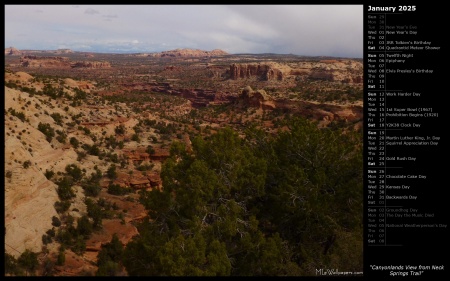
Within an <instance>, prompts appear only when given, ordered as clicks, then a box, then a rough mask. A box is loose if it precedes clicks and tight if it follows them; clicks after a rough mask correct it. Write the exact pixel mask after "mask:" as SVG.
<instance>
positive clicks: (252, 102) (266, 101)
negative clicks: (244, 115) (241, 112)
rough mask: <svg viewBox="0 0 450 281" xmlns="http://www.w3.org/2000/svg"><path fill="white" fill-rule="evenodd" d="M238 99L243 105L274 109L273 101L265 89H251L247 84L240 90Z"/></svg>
mask: <svg viewBox="0 0 450 281" xmlns="http://www.w3.org/2000/svg"><path fill="white" fill-rule="evenodd" d="M239 100H240V101H242V102H243V104H244V105H245V106H250V107H257V108H261V109H275V104H274V101H273V99H272V98H270V97H269V95H267V93H266V91H264V90H257V91H253V89H252V88H251V87H250V86H247V87H245V88H244V89H243V90H242V93H241V95H240V96H239Z"/></svg>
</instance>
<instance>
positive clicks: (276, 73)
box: [229, 63, 283, 81]
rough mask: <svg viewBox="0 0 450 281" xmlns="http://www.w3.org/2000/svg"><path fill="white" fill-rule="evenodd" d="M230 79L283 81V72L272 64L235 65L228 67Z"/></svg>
mask: <svg viewBox="0 0 450 281" xmlns="http://www.w3.org/2000/svg"><path fill="white" fill-rule="evenodd" d="M229 72H230V79H233V80H237V79H246V78H251V77H257V79H259V80H263V81H269V80H283V72H282V71H281V70H280V69H278V68H276V67H275V66H274V65H273V64H237V63H233V64H232V65H230V70H229Z"/></svg>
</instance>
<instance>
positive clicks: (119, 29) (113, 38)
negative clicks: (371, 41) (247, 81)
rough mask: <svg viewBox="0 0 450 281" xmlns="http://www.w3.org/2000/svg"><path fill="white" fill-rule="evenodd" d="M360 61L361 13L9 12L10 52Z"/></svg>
mask: <svg viewBox="0 0 450 281" xmlns="http://www.w3.org/2000/svg"><path fill="white" fill-rule="evenodd" d="M11 46H12V47H15V48H17V49H19V50H21V49H22V50H55V49H62V48H69V49H72V50H74V51H89V52H111V53H140V52H148V53H149V52H161V51H167V50H173V49H177V48H180V49H182V48H191V49H201V50H206V51H211V50H213V49H222V50H224V51H226V52H228V53H231V54H238V53H277V54H296V55H307V56H338V57H362V55H363V6H362V5H335V6H332V5H228V6H227V5H144V6H142V5H5V48H7V47H11Z"/></svg>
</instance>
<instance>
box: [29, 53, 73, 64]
mask: <svg viewBox="0 0 450 281" xmlns="http://www.w3.org/2000/svg"><path fill="white" fill-rule="evenodd" d="M20 63H21V64H22V66H24V67H69V66H70V61H69V58H67V57H48V56H44V57H41V56H34V55H28V56H23V57H21V58H20Z"/></svg>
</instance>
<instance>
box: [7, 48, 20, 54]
mask: <svg viewBox="0 0 450 281" xmlns="http://www.w3.org/2000/svg"><path fill="white" fill-rule="evenodd" d="M20 55H22V52H21V51H19V50H17V49H16V48H14V47H9V48H6V49H5V56H20Z"/></svg>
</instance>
